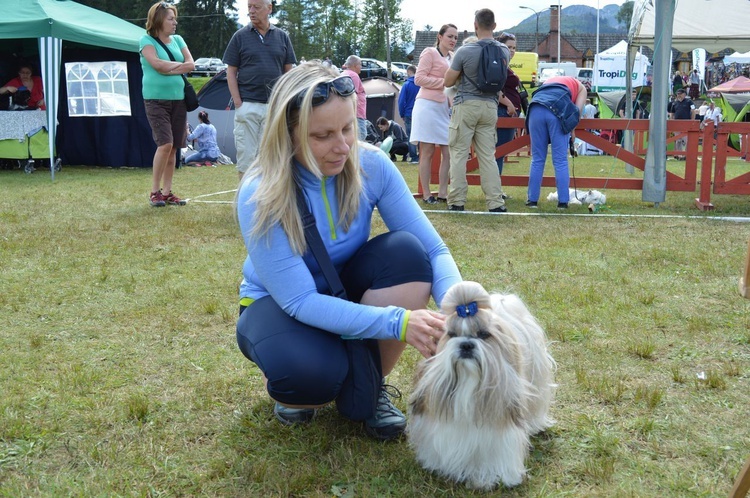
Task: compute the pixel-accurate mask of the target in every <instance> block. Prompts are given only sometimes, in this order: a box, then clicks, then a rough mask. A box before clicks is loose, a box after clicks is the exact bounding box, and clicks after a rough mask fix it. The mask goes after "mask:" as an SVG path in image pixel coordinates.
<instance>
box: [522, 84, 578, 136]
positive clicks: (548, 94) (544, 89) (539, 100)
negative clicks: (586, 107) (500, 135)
mask: <svg viewBox="0 0 750 498" xmlns="http://www.w3.org/2000/svg"><path fill="white" fill-rule="evenodd" d="M536 105H543V106H544V107H546V108H547V109H549V110H550V111H551V112H552V114H554V115H555V116H557V118H558V119H559V120H560V125H561V126H562V130H563V132H564V133H570V132H571V131H572V130H573V128H575V127H576V126H577V125H578V121H580V119H581V111H579V110H578V107H577V106H576V105H575V103H573V96H572V95H571V93H570V90H568V87H566V86H565V85H563V84H562V83H550V84H548V85H542V86H540V87H539V89H537V91H535V92H534V96H533V97H532V100H531V103H530V104H529V112H528V113H526V128H527V129H528V127H529V116H531V111H532V109H534V107H535V106H536Z"/></svg>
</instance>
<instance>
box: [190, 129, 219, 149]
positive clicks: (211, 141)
mask: <svg viewBox="0 0 750 498" xmlns="http://www.w3.org/2000/svg"><path fill="white" fill-rule="evenodd" d="M187 139H188V140H190V141H192V140H195V141H196V142H198V146H197V147H196V150H197V151H198V152H205V153H207V154H208V155H210V156H214V157H219V156H220V155H221V151H220V150H219V146H218V144H217V143H216V127H215V126H214V125H212V124H206V123H201V124H199V125H198V126H196V127H195V130H193V133H191V134H190V135H188V137H187Z"/></svg>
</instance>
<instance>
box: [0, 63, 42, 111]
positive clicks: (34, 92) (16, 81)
mask: <svg viewBox="0 0 750 498" xmlns="http://www.w3.org/2000/svg"><path fill="white" fill-rule="evenodd" d="M33 74H34V71H33V69H32V67H31V65H29V64H22V65H21V66H20V67H19V68H18V77H17V78H13V79H12V80H10V81H9V82H7V83H6V84H5V86H3V87H0V95H4V94H6V93H10V94H17V93H18V92H23V91H28V92H29V93H30V94H31V96H30V97H29V99H28V100H27V101H26V102H25V103H19V102H15V104H16V105H21V106H24V107H26V108H27V109H41V110H46V109H47V105H46V104H45V102H44V87H43V85H42V78H40V77H39V76H33Z"/></svg>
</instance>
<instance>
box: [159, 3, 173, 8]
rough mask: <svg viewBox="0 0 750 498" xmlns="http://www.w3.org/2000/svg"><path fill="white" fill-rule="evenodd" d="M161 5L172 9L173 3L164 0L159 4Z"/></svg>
mask: <svg viewBox="0 0 750 498" xmlns="http://www.w3.org/2000/svg"><path fill="white" fill-rule="evenodd" d="M159 6H160V7H161V8H162V9H171V8H172V4H171V3H167V2H162V3H160V4H159Z"/></svg>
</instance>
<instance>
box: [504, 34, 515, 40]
mask: <svg viewBox="0 0 750 498" xmlns="http://www.w3.org/2000/svg"><path fill="white" fill-rule="evenodd" d="M500 38H506V39H508V40H515V39H516V35H514V34H513V33H503V34H502V35H500Z"/></svg>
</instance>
